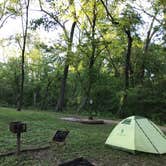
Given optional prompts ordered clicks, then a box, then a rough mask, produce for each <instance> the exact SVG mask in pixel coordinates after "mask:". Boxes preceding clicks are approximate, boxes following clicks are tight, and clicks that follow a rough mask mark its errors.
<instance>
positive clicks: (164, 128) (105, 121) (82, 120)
mask: <svg viewBox="0 0 166 166" xmlns="http://www.w3.org/2000/svg"><path fill="white" fill-rule="evenodd" d="M60 119H62V120H66V121H70V122H79V123H87V124H118V123H119V122H120V121H118V120H110V119H109V120H108V119H94V120H89V119H87V118H80V117H63V118H60ZM95 122H96V123H95ZM158 127H159V128H160V129H161V130H162V131H164V132H166V126H159V125H158Z"/></svg>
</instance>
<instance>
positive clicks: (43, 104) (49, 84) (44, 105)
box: [41, 79, 52, 110]
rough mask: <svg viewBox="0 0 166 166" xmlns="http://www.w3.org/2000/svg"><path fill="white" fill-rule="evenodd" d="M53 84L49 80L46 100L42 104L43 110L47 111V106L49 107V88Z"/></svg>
mask: <svg viewBox="0 0 166 166" xmlns="http://www.w3.org/2000/svg"><path fill="white" fill-rule="evenodd" d="M51 83H52V80H50V79H48V82H47V86H46V89H45V94H44V98H43V102H42V106H41V109H42V110H46V109H47V106H48V94H49V88H50V86H51Z"/></svg>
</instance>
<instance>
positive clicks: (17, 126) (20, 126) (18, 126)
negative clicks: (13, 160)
mask: <svg viewBox="0 0 166 166" xmlns="http://www.w3.org/2000/svg"><path fill="white" fill-rule="evenodd" d="M9 129H10V131H11V132H12V133H14V134H17V155H19V154H20V147H21V146H20V145H21V133H23V132H26V131H27V125H26V123H22V122H19V121H17V122H11V123H10V124H9Z"/></svg>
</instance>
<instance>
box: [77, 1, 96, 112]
mask: <svg viewBox="0 0 166 166" xmlns="http://www.w3.org/2000/svg"><path fill="white" fill-rule="evenodd" d="M96 8H97V6H96V1H95V2H94V5H93V19H92V25H91V28H92V39H91V46H92V53H91V56H90V59H89V65H88V80H87V88H86V89H85V96H84V98H83V101H82V103H81V107H79V110H80V109H82V108H84V107H85V105H87V104H89V102H88V101H89V99H90V96H91V88H92V81H93V78H92V74H93V66H94V63H95V54H96V43H95V27H96V19H97V12H96Z"/></svg>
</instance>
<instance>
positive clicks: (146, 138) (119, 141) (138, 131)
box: [106, 116, 166, 154]
mask: <svg viewBox="0 0 166 166" xmlns="http://www.w3.org/2000/svg"><path fill="white" fill-rule="evenodd" d="M106 144H107V145H111V146H112V147H115V148H120V149H122V150H126V151H130V152H133V153H134V152H136V151H142V152H148V153H155V154H163V153H166V136H165V135H164V133H163V132H162V131H161V130H160V129H159V128H158V127H157V126H156V125H155V124H154V123H153V122H152V121H150V120H148V119H147V118H144V117H139V116H131V117H128V118H126V119H124V120H122V121H121V122H120V123H118V124H117V125H116V127H115V128H114V129H113V131H112V132H111V133H110V135H109V137H108V138H107V140H106Z"/></svg>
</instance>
